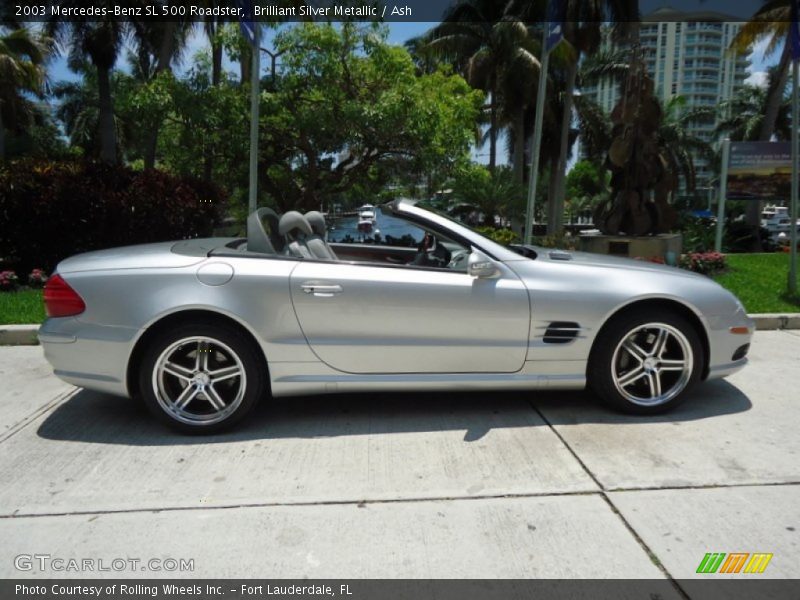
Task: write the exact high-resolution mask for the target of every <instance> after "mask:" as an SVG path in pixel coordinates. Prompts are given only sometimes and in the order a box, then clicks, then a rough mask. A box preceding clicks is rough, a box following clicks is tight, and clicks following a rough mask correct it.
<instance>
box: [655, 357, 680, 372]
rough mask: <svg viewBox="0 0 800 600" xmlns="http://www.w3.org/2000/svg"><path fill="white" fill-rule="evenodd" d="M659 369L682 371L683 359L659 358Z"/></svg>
mask: <svg viewBox="0 0 800 600" xmlns="http://www.w3.org/2000/svg"><path fill="white" fill-rule="evenodd" d="M659 365H660V366H659V369H658V370H659V371H683V370H684V369H685V368H686V361H685V360H675V359H661V360H660V361H659Z"/></svg>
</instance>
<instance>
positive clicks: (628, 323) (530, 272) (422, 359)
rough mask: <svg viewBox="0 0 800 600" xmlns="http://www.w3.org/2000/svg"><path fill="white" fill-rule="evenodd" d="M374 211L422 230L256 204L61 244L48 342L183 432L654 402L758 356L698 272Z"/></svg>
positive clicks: (412, 208)
mask: <svg viewBox="0 0 800 600" xmlns="http://www.w3.org/2000/svg"><path fill="white" fill-rule="evenodd" d="M382 210H383V214H390V215H391V216H392V217H394V218H399V219H403V220H405V221H407V222H408V223H409V226H410V227H413V228H415V229H414V231H416V232H417V233H418V235H417V236H415V240H414V243H417V244H418V245H416V246H413V245H412V246H401V245H391V244H386V243H381V244H378V243H373V244H329V243H328V242H327V241H326V224H325V219H324V217H323V215H321V214H320V213H317V212H309V213H306V214H305V215H302V214H300V213H299V212H295V211H292V212H287V213H286V214H284V215H282V216H280V217H278V215H276V214H275V213H274V212H272V211H271V210H269V209H266V208H261V209H259V210H258V211H256V212H255V213H253V214H252V215H250V217H249V219H248V223H247V238H246V239H231V238H213V239H192V240H183V241H179V242H169V243H158V244H148V245H142V246H132V247H127V248H117V249H112V250H102V251H98V252H90V253H87V254H81V255H78V256H74V257H72V258H69V259H67V260H64V261H63V262H61V263H60V264H59V265H58V269H57V271H56V273H55V274H54V275H53V276H52V277H51V278H50V280H49V281H48V283H47V286H46V288H45V293H44V297H45V304H46V308H47V313H48V317H49V318H48V319H47V320H46V321H45V323H44V324H43V326H42V327H41V329H40V331H39V339H40V341H41V343H42V345H43V347H44V352H45V356H46V357H47V359H48V360H49V361H50V363H51V364H52V365H53V367H54V369H55V373H56V375H58V376H59V377H61V378H62V379H63V380H65V381H67V382H69V383H72V384H75V385H77V386H82V387H85V388H89V389H93V390H99V391H102V392H107V393H109V394H115V395H121V396H140V397H141V398H142V399H143V400H144V401H145V403H146V404H147V406H148V407H149V408H150V409H151V410H152V411H153V413H154V414H155V415H157V416H158V417H159V418H161V419H162V420H163V421H165V422H166V423H168V424H170V425H172V426H173V427H176V428H177V429H179V430H182V431H185V432H212V431H217V430H219V429H221V428H223V427H227V426H230V425H231V424H233V423H234V422H236V421H239V420H240V419H242V418H243V417H244V416H245V415H246V414H247V413H248V412H249V411H250V409H252V408H253V406H254V405H255V404H256V402H257V401H258V400H260V399H261V398H262V397H263V396H266V395H268V394H271V395H272V396H289V395H293V394H323V393H332V392H363V391H376V390H409V391H414V390H482V389H518V390H540V389H582V388H584V387H585V386H586V385H587V384H588V385H589V386H590V387H591V389H592V390H594V391H595V392H596V394H597V395H598V396H600V397H601V398H602V399H603V400H605V401H606V402H607V403H608V404H610V405H611V406H612V407H614V408H616V409H619V410H623V411H627V412H632V413H639V414H650V413H656V412H661V411H664V410H666V409H668V408H671V407H673V406H675V405H676V404H678V403H679V402H680V401H681V399H682V398H683V397H684V396H685V394H686V391H687V390H688V389H689V388H690V387H692V386H693V385H694V384H695V383H697V382H698V381H700V380H705V379H712V378H717V377H724V376H726V375H729V374H730V373H733V372H734V371H737V370H738V369H741V368H742V367H743V366H744V365H745V364H746V362H747V358H746V355H747V350H748V346H749V342H750V338H751V336H752V333H753V328H754V327H753V322H752V321H751V320H750V319H749V318H748V317H747V315H746V314H745V311H744V308H743V307H742V304H741V303H740V302H739V301H738V300H737V299H736V298H735V297H734V296H733V295H731V294H730V293H729V292H727V291H726V290H724V289H723V288H721V287H720V286H719V285H717V284H716V283H714V282H713V281H711V280H710V279H708V278H706V277H703V276H699V275H694V274H692V273H688V272H686V271H682V270H679V269H676V268H672V267H667V266H662V265H655V264H651V263H645V262H642V261H635V260H628V259H621V258H613V257H609V256H602V255H594V254H584V253H578V252H565V251H561V250H548V249H544V248H538V247H532V246H518V247H515V248H508V247H505V246H501V245H499V244H497V243H495V242H493V241H490V240H488V239H487V238H485V237H483V236H481V235H479V234H478V233H476V232H475V231H473V230H472V229H470V228H469V227H467V226H465V225H463V224H461V223H459V222H456V221H454V220H452V219H450V218H449V217H448V216H446V215H444V214H440V213H438V212H437V211H435V210H434V209H432V208H429V207H425V206H423V205H421V204H415V203H413V202H411V201H407V200H398V201H396V202H393V203H391V204H388V205H386V206H384V207H383V208H382ZM387 239H388V238H387ZM406 241H408V238H407V240H406Z"/></svg>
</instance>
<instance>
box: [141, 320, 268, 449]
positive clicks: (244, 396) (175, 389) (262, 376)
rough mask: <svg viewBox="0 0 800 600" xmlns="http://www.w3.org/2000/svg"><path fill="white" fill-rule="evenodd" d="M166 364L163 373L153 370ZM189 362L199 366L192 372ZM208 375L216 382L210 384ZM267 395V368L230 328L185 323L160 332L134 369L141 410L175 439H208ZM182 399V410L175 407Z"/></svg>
mask: <svg viewBox="0 0 800 600" xmlns="http://www.w3.org/2000/svg"><path fill="white" fill-rule="evenodd" d="M194 338H200V340H196V341H195V340H194ZM187 340H191V341H187ZM201 340H206V341H205V342H203V341H201ZM201 348H202V349H201ZM199 356H200V357H203V358H200V359H197V357H199ZM205 356H207V358H205ZM166 359H169V370H167V369H166V368H164V367H161V366H159V365H160V364H162V360H166ZM195 360H199V361H203V360H205V361H206V362H205V363H204V365H205V366H204V367H201V368H200V369H199V370H198V366H199V363H195ZM173 371H174V372H173ZM234 371H235V372H237V373H240V374H238V375H237V374H232V373H234ZM214 373H217V376H218V377H220V378H221V379H220V380H218V381H217V380H215V379H213V378H212V374H214ZM242 388H243V389H242ZM267 389H268V376H267V366H266V363H265V362H264V358H263V355H262V354H261V352H260V350H259V349H258V347H257V346H256V345H255V343H254V342H253V340H252V339H251V338H250V337H248V336H247V335H246V334H244V333H242V332H240V331H238V330H236V329H235V328H232V327H225V326H223V325H219V324H214V323H186V324H182V325H179V326H177V327H174V328H171V329H166V330H164V331H162V332H160V333H159V334H157V335H156V337H155V338H154V339H152V340H151V341H150V343H149V344H148V347H147V349H146V350H145V353H144V355H143V357H142V361H141V363H140V366H139V390H140V394H141V396H142V399H143V400H144V403H145V405H146V406H147V408H148V409H149V410H150V412H152V413H153V414H154V415H155V416H156V417H157V418H158V419H159V420H161V421H162V422H163V423H165V424H167V425H168V426H169V427H171V428H173V429H175V430H177V431H180V432H181V433H188V434H200V435H203V434H211V433H217V432H219V431H222V430H224V429H227V428H229V427H231V426H233V425H234V424H236V423H238V422H239V421H241V420H242V419H243V418H244V417H245V416H246V415H247V413H249V412H250V411H251V410H252V409H253V407H254V406H255V405H256V403H257V402H258V401H259V400H260V399H261V398H262V397H263V396H264V394H265V392H266V391H267ZM184 393H185V394H186V395H185V396H182V394H184ZM193 394H194V396H192V395H193ZM190 396H192V398H189V397H190ZM182 397H184V398H186V399H187V401H188V404H186V406H185V408H179V406H178V404H179V402H178V400H181V398H182ZM212 398H213V402H212ZM206 405H207V406H206Z"/></svg>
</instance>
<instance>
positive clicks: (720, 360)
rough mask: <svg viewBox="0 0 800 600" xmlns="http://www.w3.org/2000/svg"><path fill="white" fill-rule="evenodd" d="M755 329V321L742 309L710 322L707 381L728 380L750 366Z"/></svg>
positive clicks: (712, 319)
mask: <svg viewBox="0 0 800 600" xmlns="http://www.w3.org/2000/svg"><path fill="white" fill-rule="evenodd" d="M755 329H756V323H755V321H753V319H751V318H750V317H748V316H747V314H746V313H745V312H744V310H743V309H740V310H738V311H737V312H736V313H734V314H733V315H725V316H722V317H710V318H709V319H708V345H709V360H708V367H707V375H706V379H719V378H720V377H727V376H728V375H731V374H733V373H735V372H736V371H739V370H740V369H742V368H743V367H744V366H745V365H746V364H747V350H748V349H749V346H750V343H751V341H752V338H753V333H754V332H755ZM745 330H746V333H745V332H744V331H745Z"/></svg>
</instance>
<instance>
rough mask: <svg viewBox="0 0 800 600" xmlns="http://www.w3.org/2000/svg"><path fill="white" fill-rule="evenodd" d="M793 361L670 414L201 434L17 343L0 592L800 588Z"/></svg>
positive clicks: (587, 406)
mask: <svg viewBox="0 0 800 600" xmlns="http://www.w3.org/2000/svg"><path fill="white" fill-rule="evenodd" d="M799 365H800V331H775V332H762V333H758V334H756V338H755V341H754V344H753V349H752V352H751V364H750V365H749V367H748V368H746V369H745V370H744V371H742V372H740V373H738V374H736V375H735V376H733V377H731V378H730V379H729V380H727V381H716V382H710V383H707V384H703V385H701V386H699V387H698V388H697V389H696V390H695V391H694V392H693V394H692V397H691V398H690V399H689V400H688V401H687V402H686V403H685V404H684V405H683V406H682V407H680V408H679V409H678V410H676V411H674V412H672V413H670V414H668V415H664V416H660V417H656V418H639V417H626V416H620V415H617V414H614V413H611V412H609V411H607V410H606V409H605V408H603V407H602V406H598V405H597V404H596V403H595V401H594V400H593V398H592V397H591V396H590V395H589V394H587V393H572V392H570V393H556V392H552V393H539V394H521V393H513V394H512V393H496V394H485V393H480V394H477V393H476V394H455V393H454V394H436V395H434V394H413V395H411V394H396V395H395V394H391V395H390V394H381V395H350V396H328V397H317V398H311V397H309V398H294V399H286V400H273V401H270V402H265V403H264V404H263V405H262V406H260V407H259V408H258V409H257V410H256V411H255V414H254V415H253V418H252V419H250V421H249V422H247V423H245V424H244V426H243V427H240V428H239V429H238V430H237V431H234V432H232V433H229V434H225V435H220V436H216V437H211V438H194V437H183V436H179V435H176V434H173V433H171V432H170V431H168V430H166V429H164V428H163V427H162V426H160V425H159V424H158V423H157V422H156V421H155V420H153V419H151V418H150V417H149V416H148V414H147V413H146V412H145V410H144V408H143V407H141V406H140V405H139V404H138V403H136V402H134V401H129V400H124V399H118V398H113V397H109V396H103V395H101V394H96V393H93V392H87V391H84V390H78V389H75V388H72V387H71V386H68V385H66V384H63V383H61V382H60V381H58V380H57V379H56V378H55V377H53V376H52V375H51V374H50V371H49V367H48V365H47V364H46V363H45V361H44V359H43V358H42V355H41V349H40V348H39V347H13V348H10V347H2V348H0V482H2V485H0V539H1V540H2V543H1V544H0V577H28V576H42V575H44V576H48V577H60V576H65V575H66V576H87V575H88V576H134V575H140V573H138V572H137V570H134V571H133V572H131V571H129V570H126V571H122V572H115V571H111V572H96V573H64V572H53V571H52V570H49V569H48V570H45V571H44V572H43V571H42V570H41V569H40V568H39V567H38V566H37V565H36V564H34V566H33V568H32V570H30V571H18V570H17V569H16V568H15V566H14V562H15V557H17V556H19V555H20V554H29V555H30V554H47V555H50V556H51V557H61V558H66V559H68V558H78V559H83V558H89V559H94V560H104V561H106V565H107V564H109V563H110V562H111V561H112V560H113V559H115V558H120V557H122V558H138V559H140V560H142V561H148V560H149V559H151V558H156V559H159V560H163V559H165V558H174V559H176V560H177V559H193V560H194V570H193V571H191V572H183V573H182V572H163V571H161V572H147V573H141V575H147V576H150V577H153V576H155V577H160V576H169V577H174V576H191V577H270V578H300V577H310V578H330V577H336V578H383V577H386V578H405V577H410V578H495V577H502V578H536V577H546V578H674V579H687V578H696V577H703V576H702V575H698V574H696V573H695V570H696V569H697V566H698V564H699V563H700V561H701V560H702V558H703V556H704V555H705V553H707V552H726V553H732V552H766V553H772V554H773V555H774V556H773V558H772V560H771V562H770V563H769V565H768V568H767V569H766V571H765V572H764V573H763V574H762V575H760V577H770V578H799V577H800V560H799V559H800V368H798V366H799ZM137 569H140V567H137ZM706 577H707V576H706ZM717 577H725V576H724V575H717ZM730 577H742V575H741V574H740V575H730Z"/></svg>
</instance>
